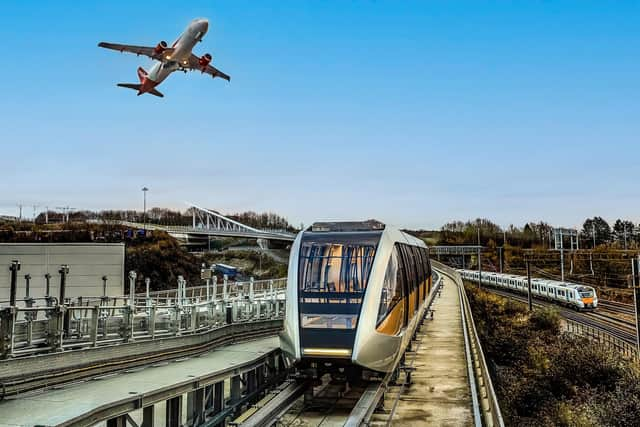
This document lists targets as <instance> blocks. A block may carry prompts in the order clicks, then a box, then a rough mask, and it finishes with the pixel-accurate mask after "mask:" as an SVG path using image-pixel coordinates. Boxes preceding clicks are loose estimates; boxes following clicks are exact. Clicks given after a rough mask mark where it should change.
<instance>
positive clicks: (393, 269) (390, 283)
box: [376, 248, 404, 325]
mask: <svg viewBox="0 0 640 427" xmlns="http://www.w3.org/2000/svg"><path fill="white" fill-rule="evenodd" d="M403 281H404V277H403V273H402V271H401V270H400V266H399V263H398V255H397V248H394V250H393V252H391V257H389V263H388V264H387V270H386V272H385V274H384V282H383V285H382V295H381V296H380V306H379V308H378V320H377V322H376V324H377V325H379V324H380V322H382V320H384V318H385V317H387V315H388V314H389V313H390V312H391V310H393V309H394V307H395V306H396V304H398V303H400V304H402V299H403V298H404V285H403Z"/></svg>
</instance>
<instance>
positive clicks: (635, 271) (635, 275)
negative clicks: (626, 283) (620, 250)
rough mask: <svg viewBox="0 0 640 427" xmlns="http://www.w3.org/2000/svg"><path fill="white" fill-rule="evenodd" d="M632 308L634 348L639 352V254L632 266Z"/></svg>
mask: <svg viewBox="0 0 640 427" xmlns="http://www.w3.org/2000/svg"><path fill="white" fill-rule="evenodd" d="M632 262H633V261H632ZM633 308H634V311H635V317H636V319H635V320H636V348H637V350H638V352H639V353H640V255H638V258H636V259H635V266H633Z"/></svg>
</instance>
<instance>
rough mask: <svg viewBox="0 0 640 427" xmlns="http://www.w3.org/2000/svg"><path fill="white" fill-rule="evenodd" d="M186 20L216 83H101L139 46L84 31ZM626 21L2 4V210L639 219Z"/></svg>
mask: <svg viewBox="0 0 640 427" xmlns="http://www.w3.org/2000/svg"><path fill="white" fill-rule="evenodd" d="M194 17H207V18H209V20H210V26H209V33H208V34H207V36H206V37H205V39H204V41H203V43H201V44H199V45H198V46H197V47H196V49H195V52H196V53H198V54H202V53H205V52H210V53H211V54H212V55H213V58H214V59H213V63H214V64H215V65H216V66H217V67H218V68H220V69H221V70H223V71H225V72H226V73H228V74H230V75H231V77H232V80H231V83H230V84H229V83H227V82H226V81H224V80H220V79H215V80H212V79H211V78H209V77H207V76H203V75H200V74H196V73H191V74H188V75H182V74H174V75H172V76H171V77H170V78H169V79H167V80H166V81H165V82H164V83H163V84H162V85H161V86H160V87H159V89H160V90H161V91H162V92H163V93H164V94H165V98H163V99H158V98H155V97H152V96H148V95H147V96H141V97H136V96H135V93H134V92H133V91H130V90H126V89H122V88H117V87H116V86H115V84H116V83H118V82H136V81H137V77H136V68H137V67H138V66H139V65H142V66H143V67H144V68H146V69H148V68H150V65H151V61H150V60H147V59H145V58H142V57H141V58H137V57H135V56H133V55H121V54H118V53H116V52H111V51H107V50H103V49H99V48H98V47H97V46H96V45H97V43H98V42H99V41H112V42H122V43H131V44H143V45H155V44H156V43H157V42H158V41H160V40H167V41H168V42H169V43H171V42H172V41H173V40H174V39H175V38H176V37H177V36H178V35H179V34H180V33H181V32H182V30H183V29H184V27H186V25H187V23H188V22H189V20H190V19H192V18H194ZM639 22H640V3H639V2H623V1H620V2H602V1H593V2H589V1H574V2H561V1H554V2H550V1H529V2H514V1H512V2H506V1H504V2H482V1H474V2H465V1H456V2H453V1H418V2H410V1H401V2H400V1H328V0H326V1H278V2H266V1H238V0H234V1H211V0H208V1H189V2H181V1H171V2H153V5H152V6H150V3H149V2H124V1H109V2H100V3H94V4H92V3H90V2H72V1H66V2H65V1H58V2H44V1H38V2H36V1H9V2H5V3H3V8H2V13H1V14H0V39H1V40H2V41H3V44H4V47H5V48H4V49H3V51H4V60H3V66H2V67H1V68H0V89H1V91H0V93H1V96H2V98H0V99H1V100H0V129H1V130H2V137H1V139H0V141H1V142H0V144H1V147H2V152H3V159H4V162H3V166H2V175H1V176H2V180H1V181H0V212H2V213H7V214H15V213H16V212H17V208H16V204H18V203H24V204H25V205H32V204H39V205H42V206H46V205H48V206H63V205H70V206H72V207H75V208H82V209H107V208H140V207H141V200H142V197H141V196H142V195H141V192H140V188H141V187H142V186H148V187H149V188H150V191H149V194H148V199H149V204H150V205H152V206H169V207H176V208H184V205H183V202H184V201H193V202H195V203H197V204H199V205H205V206H208V207H212V208H215V209H218V210H221V211H222V212H234V211H243V210H256V211H263V210H270V211H276V212H279V213H281V214H283V215H285V216H287V217H288V218H289V219H290V220H291V221H292V222H294V223H300V222H304V223H305V224H308V223H310V222H312V221H314V220H316V219H360V218H370V217H374V218H378V219H381V220H383V221H385V222H388V223H391V224H395V225H398V226H404V227H427V228H430V227H439V226H440V225H442V223H444V222H446V221H448V220H452V219H463V220H464V219H468V218H475V217H477V216H483V217H488V218H492V219H494V220H495V221H497V222H498V223H500V224H502V225H508V224H510V223H515V224H522V223H524V222H525V221H528V220H546V221H549V222H551V223H553V224H557V225H565V226H571V225H578V224H579V223H581V222H582V220H583V219H584V218H585V217H587V216H592V215H601V216H604V217H605V218H607V219H615V218H616V217H618V216H621V217H627V218H629V219H632V220H633V221H635V222H640V209H639V208H640V197H639V195H640V194H639V193H640V191H639V184H640V181H639V180H638V178H637V177H638V170H639V166H640V147H639V144H638V142H639V138H638V135H639V134H640V132H639V131H640V119H639V116H640V83H639V76H640V28H639V27H638V23H639ZM25 209H26V208H25ZM26 212H31V208H28V209H26Z"/></svg>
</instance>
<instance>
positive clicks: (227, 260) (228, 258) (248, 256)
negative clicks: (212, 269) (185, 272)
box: [203, 250, 288, 279]
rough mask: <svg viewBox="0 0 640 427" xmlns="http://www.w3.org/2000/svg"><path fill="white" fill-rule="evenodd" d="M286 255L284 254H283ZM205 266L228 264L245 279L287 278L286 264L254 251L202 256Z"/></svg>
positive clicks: (215, 253) (213, 253)
mask: <svg viewBox="0 0 640 427" xmlns="http://www.w3.org/2000/svg"><path fill="white" fill-rule="evenodd" d="M285 255H286V254H285ZM203 259H204V261H205V263H206V264H217V263H222V264H228V265H232V266H234V267H237V268H238V269H239V270H240V271H241V273H242V274H243V275H244V276H246V277H251V276H253V277H254V278H256V279H275V278H280V277H286V276H287V267H288V266H287V264H286V263H284V262H279V261H276V260H275V259H273V258H272V257H271V256H269V255H268V254H263V253H262V252H260V251H258V250H255V251H252V250H226V251H221V252H209V253H205V254H204V255H203Z"/></svg>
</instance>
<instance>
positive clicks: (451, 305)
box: [393, 276, 473, 427]
mask: <svg viewBox="0 0 640 427" xmlns="http://www.w3.org/2000/svg"><path fill="white" fill-rule="evenodd" d="M443 280H444V281H443V288H442V293H441V296H440V297H437V296H436V299H435V300H434V303H433V306H432V307H433V309H434V310H435V316H434V319H433V320H425V322H424V325H423V326H422V329H421V330H420V332H418V339H419V340H420V346H419V348H418V352H417V354H416V359H415V361H414V367H415V368H416V370H415V371H414V372H413V374H412V376H411V379H412V384H411V386H410V387H409V388H408V389H407V390H406V391H405V393H404V394H403V395H402V396H401V397H400V401H399V402H398V407H397V410H396V415H395V416H394V418H393V425H397V426H456V427H457V426H465V425H473V415H472V414H473V412H472V403H471V391H470V386H469V377H468V374H467V359H466V357H465V347H464V332H463V329H462V315H461V313H460V298H459V295H458V288H457V286H456V284H455V283H454V282H453V281H452V280H451V279H450V278H449V277H447V276H444V279H443Z"/></svg>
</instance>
